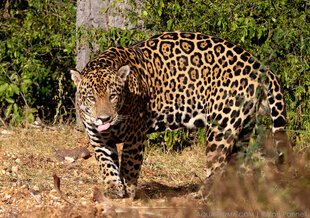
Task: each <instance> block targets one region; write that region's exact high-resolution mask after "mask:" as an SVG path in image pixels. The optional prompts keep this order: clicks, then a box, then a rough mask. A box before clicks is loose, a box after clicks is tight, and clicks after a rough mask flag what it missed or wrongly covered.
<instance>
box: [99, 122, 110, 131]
mask: <svg viewBox="0 0 310 218" xmlns="http://www.w3.org/2000/svg"><path fill="white" fill-rule="evenodd" d="M110 126H111V124H110V123H105V124H103V125H99V126H98V128H97V130H98V132H102V131H104V130H107V129H109V128H110Z"/></svg>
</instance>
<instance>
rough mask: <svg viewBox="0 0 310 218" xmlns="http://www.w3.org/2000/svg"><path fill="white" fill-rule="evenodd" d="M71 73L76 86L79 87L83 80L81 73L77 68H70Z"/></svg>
mask: <svg viewBox="0 0 310 218" xmlns="http://www.w3.org/2000/svg"><path fill="white" fill-rule="evenodd" d="M70 73H71V79H72V80H73V82H74V84H75V86H76V87H78V85H79V83H80V81H81V74H80V72H79V71H77V70H70Z"/></svg>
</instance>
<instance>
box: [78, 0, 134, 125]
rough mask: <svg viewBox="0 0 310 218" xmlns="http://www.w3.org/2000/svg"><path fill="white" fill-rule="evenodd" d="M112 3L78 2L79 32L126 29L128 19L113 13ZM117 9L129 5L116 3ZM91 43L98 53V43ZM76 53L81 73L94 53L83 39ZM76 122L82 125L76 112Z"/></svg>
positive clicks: (97, 1) (90, 0)
mask: <svg viewBox="0 0 310 218" xmlns="http://www.w3.org/2000/svg"><path fill="white" fill-rule="evenodd" d="M112 1H113V0H112ZM112 1H109V0H107V1H103V0H78V1H77V16H76V29H77V31H78V29H79V28H80V27H83V28H85V29H91V28H98V27H101V28H103V29H106V30H107V29H108V26H111V27H117V28H121V29H125V27H126V24H127V23H128V19H124V17H122V16H121V15H119V14H115V13H113V6H112ZM115 7H118V8H120V9H125V8H128V7H129V5H128V4H126V3H116V5H115ZM105 9H107V10H105ZM133 27H134V26H133V25H131V24H129V25H128V27H127V28H129V29H131V28H133ZM91 43H92V46H93V48H94V50H95V51H96V50H97V49H98V48H99V45H98V44H97V43H96V42H91ZM76 52H77V57H76V69H77V70H78V71H79V72H81V71H82V70H83V69H84V67H85V66H86V64H87V63H88V61H89V56H90V53H91V52H92V51H91V49H90V48H89V47H88V45H87V44H86V43H85V42H83V40H82V39H78V41H77V47H76ZM76 122H77V125H78V126H80V125H81V120H80V118H79V114H78V111H76Z"/></svg>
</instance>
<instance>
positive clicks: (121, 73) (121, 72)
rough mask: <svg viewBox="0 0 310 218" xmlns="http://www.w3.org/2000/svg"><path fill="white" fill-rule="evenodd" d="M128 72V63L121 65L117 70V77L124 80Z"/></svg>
mask: <svg viewBox="0 0 310 218" xmlns="http://www.w3.org/2000/svg"><path fill="white" fill-rule="evenodd" d="M129 73H130V67H129V66H128V65H125V66H122V67H121V68H119V70H118V75H119V77H120V78H121V79H122V80H123V82H125V81H126V80H127V76H128V75H129Z"/></svg>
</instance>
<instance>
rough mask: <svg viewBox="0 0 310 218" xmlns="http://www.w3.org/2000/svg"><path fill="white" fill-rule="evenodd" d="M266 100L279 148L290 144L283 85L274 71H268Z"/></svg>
mask: <svg viewBox="0 0 310 218" xmlns="http://www.w3.org/2000/svg"><path fill="white" fill-rule="evenodd" d="M265 84H266V88H267V89H266V97H267V99H266V102H267V106H268V108H269V112H270V116H271V119H272V133H273V136H274V139H275V143H276V146H277V148H284V147H287V146H288V145H290V141H289V138H288V135H287V133H286V131H285V126H286V107H285V100H284V96H283V92H282V88H281V85H280V83H279V80H278V78H277V77H276V75H275V74H274V73H273V72H272V71H267V72H266V83H265Z"/></svg>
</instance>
